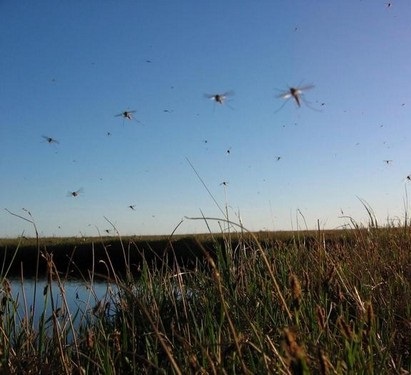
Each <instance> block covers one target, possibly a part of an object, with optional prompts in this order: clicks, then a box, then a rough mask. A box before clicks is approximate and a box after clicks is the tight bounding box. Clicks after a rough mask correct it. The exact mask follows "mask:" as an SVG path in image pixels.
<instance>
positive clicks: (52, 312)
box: [0, 279, 118, 339]
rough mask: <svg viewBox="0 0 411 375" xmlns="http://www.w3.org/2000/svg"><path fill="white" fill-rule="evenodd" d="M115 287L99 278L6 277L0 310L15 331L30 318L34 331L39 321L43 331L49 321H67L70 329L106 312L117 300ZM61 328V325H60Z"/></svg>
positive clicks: (48, 324) (38, 325)
mask: <svg viewBox="0 0 411 375" xmlns="http://www.w3.org/2000/svg"><path fill="white" fill-rule="evenodd" d="M117 292H118V291H117V287H116V285H115V284H111V283H108V282H103V281H93V282H85V281H82V280H70V281H62V282H60V283H57V282H52V283H51V284H49V283H48V281H47V280H46V279H40V280H37V282H36V281H35V279H24V280H21V279H8V280H7V281H5V280H4V281H3V283H2V287H1V289H0V299H1V301H2V302H1V313H2V316H3V317H4V319H8V318H11V319H10V320H9V321H10V322H11V321H13V322H14V324H15V326H16V327H15V331H16V332H19V331H20V329H21V327H23V326H24V325H27V322H28V321H29V318H31V320H32V321H31V326H32V327H33V329H34V331H37V330H40V327H41V324H43V323H44V328H45V329H46V331H47V333H49V331H50V329H51V328H52V326H53V322H55V323H56V322H57V323H58V324H60V325H63V326H64V325H67V326H66V329H67V330H68V331H69V332H70V331H72V329H74V330H77V329H78V328H79V327H80V325H82V324H85V323H87V322H91V321H92V320H93V319H95V318H96V317H98V316H101V314H109V313H110V311H112V310H113V309H112V307H113V303H115V301H116V300H117V294H118V293H117ZM63 329H64V327H63ZM71 337H72V333H70V334H69V339H70V338H71Z"/></svg>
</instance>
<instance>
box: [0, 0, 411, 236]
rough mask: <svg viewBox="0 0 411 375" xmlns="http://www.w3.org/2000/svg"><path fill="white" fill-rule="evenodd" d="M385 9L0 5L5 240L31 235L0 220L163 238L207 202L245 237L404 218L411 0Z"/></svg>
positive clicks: (0, 215)
mask: <svg viewBox="0 0 411 375" xmlns="http://www.w3.org/2000/svg"><path fill="white" fill-rule="evenodd" d="M391 4H392V5H391V6H390V7H387V2H384V0H382V1H375V0H363V1H337V0H331V1H327V2H325V1H310V2H307V1H304V0H296V1H292V2H291V1H288V2H287V1H283V2H280V1H272V0H271V1H268V0H261V1H238V0H235V1H234V0H227V1H223V2H222V1H213V0H212V1H207V2H201V4H200V2H193V1H185V0H181V1H177V2H171V1H145V0H144V1H142V0H140V1H137V0H133V1H127V0H122V1H108V0H107V1H88V2H68V1H59V2H52V1H47V0H44V1H39V2H36V3H34V2H32V1H25V0H22V1H19V2H15V1H9V0H8V1H7V0H1V1H0V46H1V49H0V57H1V58H0V139H1V149H0V175H1V176H2V177H1V184H0V202H1V203H0V207H1V208H2V211H1V212H0V237H15V236H19V235H21V234H22V233H23V232H24V233H25V235H32V234H33V230H32V229H31V228H30V225H28V224H27V223H26V222H24V221H22V220H19V219H18V218H16V217H14V216H12V215H10V214H9V213H7V211H6V210H3V208H7V209H8V210H10V211H11V212H14V213H17V214H21V215H23V216H27V214H26V213H25V211H22V208H25V209H27V210H29V211H30V212H31V214H32V216H33V218H34V220H35V222H36V225H37V227H38V229H39V232H40V234H41V235H43V236H53V235H55V236H71V235H75V236H77V235H98V233H99V232H100V233H104V234H105V230H106V229H110V230H111V229H112V228H111V226H110V224H109V222H108V221H107V220H106V219H105V218H107V219H108V220H110V221H111V222H112V223H113V224H114V225H115V226H116V228H117V229H118V231H119V232H120V233H121V234H123V235H127V234H170V233H171V232H172V231H173V229H174V228H175V227H176V226H177V225H178V223H179V222H180V220H181V219H183V218H184V217H198V216H200V215H201V213H200V212H203V214H204V215H205V216H206V217H220V218H221V217H223V214H222V213H221V212H220V209H219V207H217V205H216V203H215V202H214V200H215V201H216V202H217V203H218V205H219V206H220V207H221V208H223V210H224V207H225V206H226V205H227V207H228V213H229V217H230V218H231V219H233V220H234V221H238V218H239V217H240V218H241V220H242V222H243V224H244V225H245V227H247V228H248V229H250V230H260V229H261V230H262V229H268V230H288V229H305V226H306V225H307V227H308V228H310V229H312V228H316V226H317V221H318V222H319V223H320V226H321V227H322V228H330V229H332V228H338V227H341V226H342V225H344V224H346V223H348V222H349V220H348V219H347V218H341V216H342V212H343V214H344V215H345V216H350V217H352V218H354V219H355V220H356V221H358V222H363V223H367V212H366V210H365V209H364V207H363V205H362V204H361V201H360V200H359V198H361V199H363V200H365V201H366V202H368V204H369V205H370V206H371V207H372V209H373V210H374V212H375V214H376V216H377V218H378V220H379V221H380V223H381V224H385V223H386V222H387V218H388V219H389V220H395V219H396V218H399V219H403V218H404V214H405V212H406V207H407V204H406V200H407V194H406V192H407V182H408V181H407V180H406V176H407V175H409V174H410V173H411V160H410V147H409V145H410V143H411V122H410V120H411V93H410V89H409V87H410V86H411V82H410V81H411V65H410V63H409V61H410V58H411V50H410V47H409V45H410V44H409V43H410V37H411V23H410V22H409V20H410V19H411V3H410V2H409V1H405V0H396V1H393V2H391ZM308 84H314V85H315V87H314V88H313V89H311V90H307V91H306V92H305V94H304V99H305V101H303V102H302V105H301V107H300V108H298V107H297V106H296V105H295V103H294V102H293V101H292V100H289V101H288V102H287V103H286V104H285V105H284V107H283V108H281V109H280V110H279V111H277V110H278V109H279V108H280V107H281V105H282V104H283V101H284V100H283V99H281V98H278V95H279V94H280V93H281V92H282V91H283V90H287V88H288V87H293V86H294V87H295V86H299V85H303V86H304V85H308ZM230 90H232V91H234V95H232V96H230V97H229V98H228V99H229V100H228V101H227V102H226V103H224V104H223V105H219V104H218V103H215V102H213V101H212V100H210V99H207V98H205V96H204V94H216V93H222V92H226V91H230ZM125 110H136V112H135V114H134V115H135V118H136V119H138V120H139V122H137V121H135V120H131V121H130V120H123V119H122V118H121V117H115V115H116V114H119V113H121V112H122V111H125ZM43 135H45V136H48V137H52V138H53V139H56V140H58V141H59V143H58V144H57V143H50V144H49V143H48V142H47V141H46V140H45V139H43V138H42V136H43ZM227 150H229V151H230V152H229V153H228V152H227ZM278 156H280V157H281V159H280V160H277V157H278ZM187 159H188V160H189V161H190V162H191V164H192V165H193V166H194V168H195V170H196V172H197V173H198V174H199V176H200V177H201V179H202V181H203V182H204V183H205V185H206V186H207V189H208V190H209V192H210V193H211V195H212V197H211V196H210V194H209V192H208V191H207V189H206V188H205V187H204V186H203V184H202V182H201V181H200V180H199V178H198V177H197V175H196V173H195V171H194V170H193V169H192V167H191V166H190V164H189V162H188V161H187ZM384 160H392V162H390V163H388V164H387V163H385V162H384ZM223 181H225V182H227V184H226V185H221V183H222V182H223ZM80 188H82V189H83V190H82V192H81V193H80V194H79V196H77V197H72V196H71V197H69V196H67V193H68V192H69V191H76V190H78V189H80ZM212 198H214V199H212ZM130 205H135V207H134V208H135V209H134V210H132V209H130V208H129V206H130ZM304 219H305V223H304ZM210 225H211V227H212V229H213V230H217V231H219V226H218V223H215V222H213V223H211V222H210ZM206 231H207V227H206V225H205V223H204V222H202V221H193V220H188V219H185V220H184V222H183V223H182V224H181V225H180V227H179V228H178V233H200V232H206Z"/></svg>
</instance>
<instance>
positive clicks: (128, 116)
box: [115, 110, 136, 120]
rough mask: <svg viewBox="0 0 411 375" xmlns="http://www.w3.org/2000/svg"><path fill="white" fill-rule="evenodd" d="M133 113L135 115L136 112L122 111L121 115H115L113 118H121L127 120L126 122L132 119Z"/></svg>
mask: <svg viewBox="0 0 411 375" xmlns="http://www.w3.org/2000/svg"><path fill="white" fill-rule="evenodd" d="M133 113H136V111H134V110H133V111H124V112H121V113H118V114H117V115H115V117H120V116H121V117H122V118H123V119H127V120H132V119H133V118H134V116H133Z"/></svg>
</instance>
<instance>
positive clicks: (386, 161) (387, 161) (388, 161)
mask: <svg viewBox="0 0 411 375" xmlns="http://www.w3.org/2000/svg"><path fill="white" fill-rule="evenodd" d="M383 162H384V163H385V164H387V165H388V164H391V163H392V160H383Z"/></svg>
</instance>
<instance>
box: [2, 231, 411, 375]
mask: <svg viewBox="0 0 411 375" xmlns="http://www.w3.org/2000/svg"><path fill="white" fill-rule="evenodd" d="M94 241H96V239H94ZM100 241H101V243H102V246H103V248H104V249H105V250H106V251H107V253H109V249H110V248H109V247H108V245H107V242H106V240H105V239H101V240H100ZM145 241H146V242H147V243H149V241H148V239H145ZM121 242H122V249H123V251H124V258H125V259H126V260H127V259H128V255H129V254H130V253H131V254H133V253H135V252H140V253H141V248H140V246H139V243H138V242H137V241H136V239H124V238H123V239H122V240H121ZM93 243H94V242H90V243H89V245H88V246H90V247H93V246H94V245H93ZM187 243H188V242H185V245H187ZM190 243H191V246H193V247H195V248H196V249H195V251H196V252H197V254H201V256H197V257H196V258H195V263H194V264H191V265H190V266H189V267H188V266H187V267H186V265H185V264H184V263H183V261H182V260H180V261H178V262H177V261H173V260H174V252H173V250H174V247H173V242H169V243H168V245H167V251H164V253H165V255H164V256H165V257H167V259H166V260H165V261H164V262H154V261H155V259H156V258H144V257H142V258H141V259H142V261H141V263H140V264H139V267H138V268H136V267H135V265H134V266H133V267H134V268H132V267H131V265H130V264H129V265H128V266H129V270H130V272H127V273H125V274H122V275H121V276H120V274H118V273H117V272H116V268H115V267H114V266H113V267H112V263H111V258H110V256H108V257H107V258H106V259H105V260H104V266H105V267H107V269H108V270H109V272H110V276H111V281H112V282H114V283H115V284H116V285H117V288H118V290H119V293H118V294H116V295H114V294H107V298H106V299H105V300H103V301H101V302H100V303H98V304H97V305H95V306H91V307H90V309H88V310H87V311H80V310H78V311H67V310H65V308H67V305H68V304H66V303H64V298H63V303H62V305H61V306H57V304H55V305H54V306H53V312H54V313H53V314H52V315H51V316H46V315H44V316H43V317H42V319H41V320H40V323H39V324H38V325H35V324H34V322H33V319H32V313H31V312H30V311H29V309H28V308H27V309H26V311H27V315H26V316H19V315H18V314H17V303H20V304H22V302H21V300H20V301H15V300H13V298H12V296H11V293H10V285H9V283H8V281H7V277H8V275H7V274H4V272H5V270H7V264H5V265H4V267H3V278H2V285H3V287H2V289H1V296H0V298H1V312H2V314H1V319H0V373H2V374H3V373H4V374H29V373H30V374H32V373H35V374H51V373H54V374H142V373H143V374H145V373H147V374H169V373H176V374H188V373H193V374H208V373H210V374H224V373H226V374H236V373H240V374H245V373H250V374H251V373H254V374H264V373H268V374H407V373H409V371H411V359H410V348H411V298H410V296H411V232H410V230H409V228H392V227H387V228H378V227H377V226H376V225H373V226H371V227H370V228H367V229H365V228H360V227H359V226H354V227H353V228H352V229H350V230H343V231H338V232H336V231H334V232H323V231H318V232H295V233H279V234H276V233H257V234H252V233H247V232H246V231H245V230H244V229H243V228H241V227H239V229H238V232H234V231H232V232H231V233H223V234H219V235H217V236H214V235H211V234H210V235H202V236H197V237H192V238H191V242H190ZM13 246H15V247H14V248H13ZM48 246H50V247H51V246H52V245H51V244H50V243H47V242H46V243H45V244H43V243H42V239H40V240H39V243H38V249H37V250H38V251H39V254H40V262H45V264H46V265H47V275H48V284H49V287H48V288H45V290H44V291H43V292H44V293H43V297H44V301H38V302H37V304H36V307H35V308H36V309H40V310H41V309H43V308H44V307H43V306H45V304H46V301H47V299H50V298H52V294H51V293H50V289H51V288H61V289H62V290H61V292H62V295H63V296H64V279H61V277H64V274H60V273H59V272H58V269H57V268H56V266H55V263H54V260H53V255H52V253H51V252H50V251H48ZM7 247H8V251H9V252H11V253H14V252H19V248H18V245H13V244H12V243H10V244H8V245H7ZM193 251H194V249H193ZM157 255H158V257H160V256H161V253H157ZM179 259H180V258H179ZM157 260H158V258H157ZM95 263H98V261H97V260H96V262H95ZM154 263H155V264H154ZM132 270H133V271H136V272H131V271H132ZM91 276H93V273H91ZM23 282H24V280H23ZM52 303H53V301H52ZM58 309H61V310H58ZM78 322H80V328H76V327H78V326H79V325H78V324H77V323H78ZM407 371H408V372H407Z"/></svg>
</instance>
